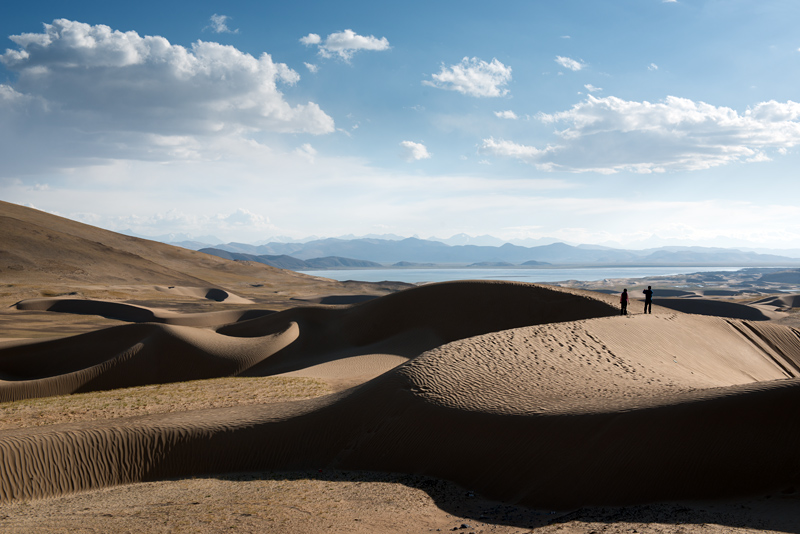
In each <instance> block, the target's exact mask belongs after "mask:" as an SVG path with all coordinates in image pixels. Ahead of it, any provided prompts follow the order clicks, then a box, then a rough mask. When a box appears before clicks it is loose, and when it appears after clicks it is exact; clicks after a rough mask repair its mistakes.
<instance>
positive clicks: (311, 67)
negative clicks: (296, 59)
mask: <svg viewBox="0 0 800 534" xmlns="http://www.w3.org/2000/svg"><path fill="white" fill-rule="evenodd" d="M303 65H305V66H306V68H307V69H308V72H312V73H316V72H317V71H319V67H318V66H316V65H314V64H313V63H305V62H303Z"/></svg>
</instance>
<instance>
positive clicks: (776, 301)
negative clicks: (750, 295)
mask: <svg viewBox="0 0 800 534" xmlns="http://www.w3.org/2000/svg"><path fill="white" fill-rule="evenodd" d="M750 304H751V305H755V306H772V307H775V308H784V309H792V308H800V295H781V296H777V297H776V296H772V297H766V298H763V299H761V300H757V301H755V302H751V303H750Z"/></svg>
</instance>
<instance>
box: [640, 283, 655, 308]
mask: <svg viewBox="0 0 800 534" xmlns="http://www.w3.org/2000/svg"><path fill="white" fill-rule="evenodd" d="M642 293H644V313H653V289H652V288H651V287H650V286H647V289H645V290H644V291H642Z"/></svg>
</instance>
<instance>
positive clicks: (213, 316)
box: [15, 297, 273, 327]
mask: <svg viewBox="0 0 800 534" xmlns="http://www.w3.org/2000/svg"><path fill="white" fill-rule="evenodd" d="M15 307H16V308H17V309H18V310H23V311H50V312H59V313H75V314H81V315H99V316H101V317H106V318H109V319H118V320H121V321H127V322H131V323H163V324H173V325H180V326H195V327H205V326H215V325H222V324H228V323H233V322H236V321H241V320H247V319H253V318H255V317H261V316H264V315H268V314H270V313H273V312H272V311H271V310H255V309H236V310H222V311H214V312H205V313H177V312H171V311H168V310H162V309H158V308H149V307H145V306H136V305H134V304H127V303H124V302H111V301H104V300H94V299H71V298H64V297H59V298H42V299H25V300H22V301H20V302H18V303H17V304H16V305H15Z"/></svg>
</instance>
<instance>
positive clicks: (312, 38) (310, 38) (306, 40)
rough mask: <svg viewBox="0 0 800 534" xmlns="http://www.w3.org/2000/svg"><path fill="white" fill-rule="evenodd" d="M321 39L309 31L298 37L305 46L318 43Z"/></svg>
mask: <svg viewBox="0 0 800 534" xmlns="http://www.w3.org/2000/svg"><path fill="white" fill-rule="evenodd" d="M321 40H322V39H321V38H320V36H319V35H317V34H316V33H309V34H308V35H306V36H305V37H301V38H300V42H301V43H303V44H304V45H306V46H309V45H315V44H319V42H320V41H321Z"/></svg>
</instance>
